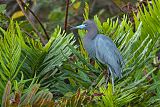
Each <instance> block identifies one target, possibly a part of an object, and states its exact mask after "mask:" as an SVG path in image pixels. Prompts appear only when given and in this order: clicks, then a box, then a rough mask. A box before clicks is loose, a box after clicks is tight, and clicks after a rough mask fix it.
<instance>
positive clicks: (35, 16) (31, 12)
mask: <svg viewBox="0 0 160 107" xmlns="http://www.w3.org/2000/svg"><path fill="white" fill-rule="evenodd" d="M21 2H22V3H23V5H24V6H25V7H26V9H28V10H29V12H31V14H32V15H33V16H34V17H35V19H36V20H37V21H38V23H39V24H40V26H41V27H42V29H43V31H44V33H45V35H46V37H47V39H48V40H49V36H48V33H47V31H46V29H45V28H44V26H43V24H42V23H41V21H40V20H39V18H38V17H37V16H36V15H35V14H34V12H33V11H32V10H31V9H30V8H29V7H28V6H27V5H26V4H25V3H24V2H23V1H22V0H21Z"/></svg>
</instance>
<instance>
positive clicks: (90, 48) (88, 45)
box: [83, 38, 96, 58]
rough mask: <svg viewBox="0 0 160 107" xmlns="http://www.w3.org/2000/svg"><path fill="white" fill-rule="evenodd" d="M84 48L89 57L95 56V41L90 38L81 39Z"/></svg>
mask: <svg viewBox="0 0 160 107" xmlns="http://www.w3.org/2000/svg"><path fill="white" fill-rule="evenodd" d="M83 44H84V48H85V50H86V51H87V53H88V54H89V57H90V58H95V56H96V50H95V41H94V40H92V39H87V38H84V39H83Z"/></svg>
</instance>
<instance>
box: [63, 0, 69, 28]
mask: <svg viewBox="0 0 160 107" xmlns="http://www.w3.org/2000/svg"><path fill="white" fill-rule="evenodd" d="M68 9H69V0H66V14H65V22H64V30H65V31H66V30H67V20H68Z"/></svg>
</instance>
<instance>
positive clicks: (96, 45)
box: [72, 20, 124, 90]
mask: <svg viewBox="0 0 160 107" xmlns="http://www.w3.org/2000/svg"><path fill="white" fill-rule="evenodd" d="M73 29H85V30H87V31H88V32H87V34H86V35H85V36H84V38H83V44H84V48H85V50H86V51H87V52H88V54H89V57H90V58H94V59H98V61H99V62H101V63H102V64H107V65H108V68H109V73H110V74H111V77H112V86H114V77H115V76H117V77H119V78H121V77H122V65H123V64H124V63H123V60H122V56H121V54H120V52H119V51H118V49H117V47H116V45H115V44H114V43H113V41H112V40H111V39H110V38H109V37H108V36H106V35H103V34H98V28H97V26H96V24H95V23H94V22H93V21H91V20H87V21H85V22H84V23H83V24H82V25H79V26H76V27H72V30H73ZM106 82H108V81H106ZM113 88H114V87H113ZM113 90H114V89H113Z"/></svg>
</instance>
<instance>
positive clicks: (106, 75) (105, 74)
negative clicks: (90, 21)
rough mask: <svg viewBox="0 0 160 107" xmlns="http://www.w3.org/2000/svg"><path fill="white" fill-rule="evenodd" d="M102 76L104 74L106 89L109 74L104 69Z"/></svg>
mask: <svg viewBox="0 0 160 107" xmlns="http://www.w3.org/2000/svg"><path fill="white" fill-rule="evenodd" d="M103 74H104V77H105V80H106V89H107V88H108V80H109V72H108V71H107V70H106V69H104V71H103Z"/></svg>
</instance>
